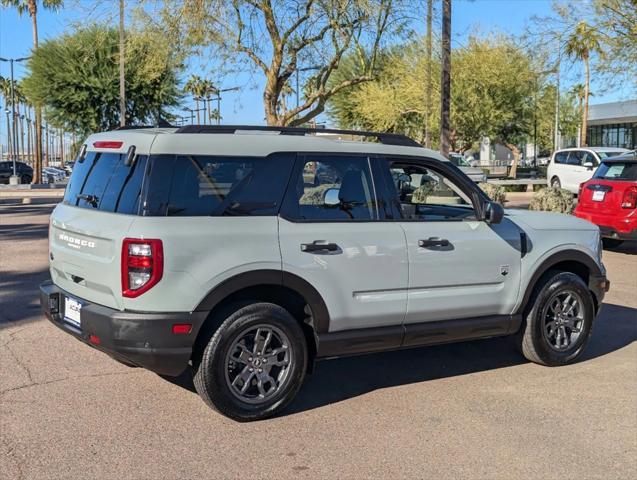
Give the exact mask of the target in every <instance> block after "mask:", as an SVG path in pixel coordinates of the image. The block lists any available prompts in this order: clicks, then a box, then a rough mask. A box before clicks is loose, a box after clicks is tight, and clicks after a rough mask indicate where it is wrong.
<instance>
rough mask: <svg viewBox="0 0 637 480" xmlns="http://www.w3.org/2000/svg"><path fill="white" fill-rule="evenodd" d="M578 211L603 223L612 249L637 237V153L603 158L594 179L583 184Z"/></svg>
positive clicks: (592, 220) (581, 216)
mask: <svg viewBox="0 0 637 480" xmlns="http://www.w3.org/2000/svg"><path fill="white" fill-rule="evenodd" d="M574 213H575V215H576V216H577V217H579V218H583V219H585V220H588V221H589V222H593V223H594V224H595V225H598V226H599V228H600V230H601V232H602V237H603V240H604V246H606V247H608V248H613V247H617V246H619V245H620V244H621V243H622V242H623V241H625V240H637V155H635V154H633V155H632V156H628V155H621V156H618V157H612V158H605V159H604V160H602V163H601V165H600V166H599V167H598V168H597V170H596V171H595V174H594V175H593V178H592V179H591V180H589V181H588V182H585V183H582V185H580V194H579V202H578V204H577V207H576V208H575V212H574Z"/></svg>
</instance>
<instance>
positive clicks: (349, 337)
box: [40, 125, 609, 421]
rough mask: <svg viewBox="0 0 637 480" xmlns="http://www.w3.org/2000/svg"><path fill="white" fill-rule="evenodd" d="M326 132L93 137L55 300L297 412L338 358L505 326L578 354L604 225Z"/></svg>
mask: <svg viewBox="0 0 637 480" xmlns="http://www.w3.org/2000/svg"><path fill="white" fill-rule="evenodd" d="M322 132H325V131H324V130H322ZM315 133H316V132H315V131H314V130H311V129H300V128H284V127H227V126H221V127H218V126H210V125H201V126H185V127H182V128H179V129H177V128H160V129H154V128H149V129H135V130H125V129H124V130H119V129H118V130H117V131H110V132H105V133H99V134H95V135H91V136H90V137H89V138H88V139H87V140H86V142H85V146H84V147H83V148H82V150H81V152H82V153H81V154H80V158H79V159H78V160H77V162H76V164H75V167H74V169H73V174H72V176H71V180H70V183H69V185H68V186H67V188H66V191H65V194H64V199H63V201H62V202H61V203H60V204H58V205H57V206H56V208H55V210H54V211H53V213H52V215H51V222H50V229H49V232H50V233H49V259H50V275H51V279H50V281H47V282H45V283H44V284H42V285H41V287H40V300H41V304H42V308H43V311H44V313H45V315H46V317H47V318H48V319H49V320H50V321H51V322H52V323H53V324H54V325H55V326H56V327H58V328H60V329H61V330H62V331H64V332H66V333H68V334H69V335H71V336H73V337H75V338H76V339H78V340H80V341H81V342H84V343H85V344H87V345H90V346H91V347H93V348H95V349H97V350H100V351H102V352H104V353H106V354H107V355H109V356H111V357H112V358H113V359H115V360H117V361H120V362H123V363H125V364H127V365H134V366H141V367H145V368H147V369H149V370H152V371H154V372H157V373H159V374H162V375H169V376H177V375H180V374H182V373H184V372H192V373H193V375H194V385H195V388H196V390H197V392H198V393H199V395H200V396H201V398H202V399H203V400H204V401H205V402H206V404H208V405H209V406H210V407H212V408H214V409H216V410H217V411H219V412H221V413H222V414H224V415H226V416H228V417H230V418H233V419H236V420H240V421H248V420H257V419H261V418H265V417H268V416H272V415H275V414H277V413H278V412H280V411H281V410H282V409H283V408H285V407H286V405H288V404H289V403H290V402H291V401H292V400H293V399H294V397H295V396H296V394H297V393H298V391H299V389H300V388H301V387H302V385H303V380H304V378H305V375H306V374H308V373H310V372H312V370H313V368H312V367H313V365H314V362H315V361H317V360H322V359H328V358H333V357H339V356H344V355H354V354H360V353H370V352H380V351H386V350H394V349H399V348H411V347H417V346H427V345H432V344H440V343H448V342H456V341H464V340H471V339H479V338H486V337H496V336H506V335H512V336H513V338H514V343H515V344H516V345H517V347H518V349H519V350H520V351H521V352H522V354H523V355H524V356H525V357H526V358H528V359H529V360H531V361H533V362H536V363H538V364H542V365H548V366H558V365H566V364H569V363H572V362H574V361H575V360H577V359H578V358H579V357H580V356H581V354H582V352H583V351H584V349H585V347H586V345H587V343H588V339H589V337H590V335H591V331H592V326H593V323H594V321H595V317H596V315H597V312H598V311H599V308H600V306H601V305H602V301H603V298H604V294H605V292H606V291H607V290H608V287H609V283H608V280H607V279H606V273H605V269H604V265H603V264H602V260H601V246H600V245H601V243H600V233H599V229H598V227H596V226H595V225H593V224H591V223H589V222H587V221H584V220H580V219H579V218H576V217H573V216H570V215H559V214H552V213H542V212H531V211H523V210H510V211H507V212H506V214H505V212H504V210H503V208H502V206H501V205H500V204H498V203H494V202H492V201H491V200H490V199H489V198H488V197H487V196H486V195H485V194H484V193H483V192H482V190H481V189H480V188H479V187H478V186H477V185H476V184H475V183H474V182H473V181H471V180H470V179H469V178H467V176H466V175H463V174H462V173H461V172H459V171H458V169H457V168H456V167H454V166H453V165H452V164H451V163H450V162H449V161H448V160H446V159H445V158H443V157H442V156H441V155H440V154H439V153H437V152H434V151H432V150H427V149H424V148H422V147H421V146H420V145H418V144H417V143H416V142H415V141H413V140H412V139H410V138H408V137H404V136H401V135H393V134H385V133H372V132H361V133H360V136H364V137H368V138H371V139H376V140H377V142H376V143H374V142H371V141H343V140H338V139H335V138H330V137H326V136H317V135H315ZM348 135H351V132H349V133H348ZM480 354H481V355H489V354H490V353H489V352H488V351H482V352H481V353H480ZM370 365H371V366H373V362H372V363H370ZM405 368H423V366H422V365H413V366H408V365H406V366H405ZM573 374H575V370H574V371H573ZM546 375H547V376H549V377H551V376H553V375H555V373H554V371H552V370H547V371H546ZM134 378H135V377H130V379H131V380H130V381H135V379H134ZM155 378H156V379H157V381H160V379H159V377H155ZM96 381H99V379H97V380H96ZM555 381H559V380H555ZM113 394H117V392H114V393H113Z"/></svg>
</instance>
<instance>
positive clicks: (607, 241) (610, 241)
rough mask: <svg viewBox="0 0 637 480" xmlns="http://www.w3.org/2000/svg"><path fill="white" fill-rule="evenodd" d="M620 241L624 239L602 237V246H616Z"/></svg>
mask: <svg viewBox="0 0 637 480" xmlns="http://www.w3.org/2000/svg"><path fill="white" fill-rule="evenodd" d="M622 243H624V241H623V240H619V239H618V238H602V244H603V245H604V248H617V247H619V246H620V245H621V244H622Z"/></svg>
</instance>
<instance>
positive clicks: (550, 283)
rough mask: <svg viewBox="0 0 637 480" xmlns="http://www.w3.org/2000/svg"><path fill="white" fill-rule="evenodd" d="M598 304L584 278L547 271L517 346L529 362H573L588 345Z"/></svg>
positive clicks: (533, 298) (560, 363)
mask: <svg viewBox="0 0 637 480" xmlns="http://www.w3.org/2000/svg"><path fill="white" fill-rule="evenodd" d="M594 318H595V307H594V304H593V298H592V296H591V293H590V291H589V290H588V287H587V286H586V284H585V283H584V281H583V280H582V279H581V278H580V277H579V276H577V275H575V274H574V273H570V272H558V271H551V272H548V273H547V274H545V275H544V276H543V277H542V279H541V280H540V283H539V284H538V287H537V288H536V290H535V292H534V295H533V297H532V298H531V308H530V310H529V311H528V313H527V314H526V318H525V319H524V324H523V325H522V327H521V329H520V332H519V333H518V336H517V340H518V347H519V348H520V350H521V352H522V354H523V355H524V356H525V357H526V358H527V359H528V360H530V361H532V362H535V363H539V364H540V365H547V366H551V367H553V366H559V365H566V364H568V363H571V362H574V361H575V360H576V359H577V358H578V357H579V356H580V355H581V354H582V352H583V351H584V349H585V348H586V344H587V343H588V339H589V337H590V334H591V330H592V326H593V319H594Z"/></svg>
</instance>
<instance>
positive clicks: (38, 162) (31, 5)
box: [2, 0, 64, 183]
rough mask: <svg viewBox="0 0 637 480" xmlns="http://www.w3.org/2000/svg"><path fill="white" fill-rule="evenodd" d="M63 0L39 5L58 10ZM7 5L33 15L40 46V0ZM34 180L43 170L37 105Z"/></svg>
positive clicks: (19, 0) (9, 1)
mask: <svg viewBox="0 0 637 480" xmlns="http://www.w3.org/2000/svg"><path fill="white" fill-rule="evenodd" d="M63 3H64V2H63V0H40V2H39V5H40V6H42V8H44V9H47V10H53V11H55V10H57V9H58V8H59V7H61V6H62V4H63ZM2 5H3V6H5V7H14V8H16V9H17V10H18V15H22V14H24V13H25V12H27V13H28V14H29V17H31V25H32V27H33V48H34V49H36V48H38V16H37V14H38V0H2ZM33 170H34V172H33V182H32V183H41V182H42V179H41V172H42V109H41V108H40V107H39V106H36V107H35V165H34V168H33Z"/></svg>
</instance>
